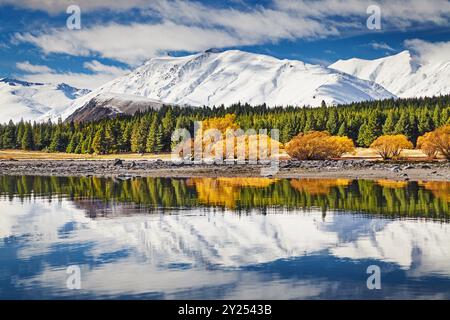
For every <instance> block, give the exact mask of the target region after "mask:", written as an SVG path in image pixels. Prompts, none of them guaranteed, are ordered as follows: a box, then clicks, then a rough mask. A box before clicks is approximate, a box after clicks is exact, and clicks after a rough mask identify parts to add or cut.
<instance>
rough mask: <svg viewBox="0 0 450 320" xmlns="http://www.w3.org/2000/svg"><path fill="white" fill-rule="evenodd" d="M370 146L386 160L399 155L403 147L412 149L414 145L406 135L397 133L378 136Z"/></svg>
mask: <svg viewBox="0 0 450 320" xmlns="http://www.w3.org/2000/svg"><path fill="white" fill-rule="evenodd" d="M370 147H371V148H373V149H375V150H376V151H377V153H378V154H379V155H380V156H381V157H382V158H383V159H384V160H386V159H393V158H396V157H398V156H399V155H400V153H401V152H402V150H403V149H412V148H413V145H412V143H411V142H410V141H409V140H408V138H407V137H406V136H404V135H402V134H397V135H386V136H381V137H378V138H377V139H376V140H375V141H374V142H373V143H372V144H371V145H370Z"/></svg>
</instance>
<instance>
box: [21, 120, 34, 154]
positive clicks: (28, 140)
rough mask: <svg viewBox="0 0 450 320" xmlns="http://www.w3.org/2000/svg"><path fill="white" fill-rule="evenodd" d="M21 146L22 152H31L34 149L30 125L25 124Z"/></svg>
mask: <svg viewBox="0 0 450 320" xmlns="http://www.w3.org/2000/svg"><path fill="white" fill-rule="evenodd" d="M21 146H22V150H33V148H34V141H33V128H32V127H31V124H30V123H27V124H25V129H24V132H23V135H22V143H21Z"/></svg>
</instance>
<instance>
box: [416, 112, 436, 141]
mask: <svg viewBox="0 0 450 320" xmlns="http://www.w3.org/2000/svg"><path fill="white" fill-rule="evenodd" d="M432 127H433V125H432V120H431V117H430V115H429V114H428V111H427V110H426V109H424V110H422V111H421V112H420V114H419V119H418V124H417V128H418V131H419V134H420V135H423V134H424V133H426V132H430V131H433V130H432Z"/></svg>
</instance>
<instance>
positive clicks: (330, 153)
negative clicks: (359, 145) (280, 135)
mask: <svg viewBox="0 0 450 320" xmlns="http://www.w3.org/2000/svg"><path fill="white" fill-rule="evenodd" d="M285 149H286V152H287V153H288V154H289V155H290V156H291V157H292V158H294V159H298V160H325V159H331V158H338V157H341V156H342V155H343V154H344V153H348V152H354V151H355V145H354V144H353V141H352V140H351V139H349V138H347V137H338V136H332V135H330V134H329V133H328V132H326V131H312V132H308V133H300V134H299V135H297V136H296V137H294V138H293V139H292V140H291V141H289V142H288V143H287V145H286V148H285Z"/></svg>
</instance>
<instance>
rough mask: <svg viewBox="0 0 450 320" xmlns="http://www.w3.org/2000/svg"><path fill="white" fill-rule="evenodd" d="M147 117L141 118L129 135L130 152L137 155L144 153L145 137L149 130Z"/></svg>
mask: <svg viewBox="0 0 450 320" xmlns="http://www.w3.org/2000/svg"><path fill="white" fill-rule="evenodd" d="M148 122H149V120H148V117H142V118H141V119H140V121H138V122H137V123H136V125H135V126H134V128H133V132H132V134H131V151H132V152H137V153H143V152H145V146H146V142H147V135H148V129H149V123H148Z"/></svg>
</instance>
